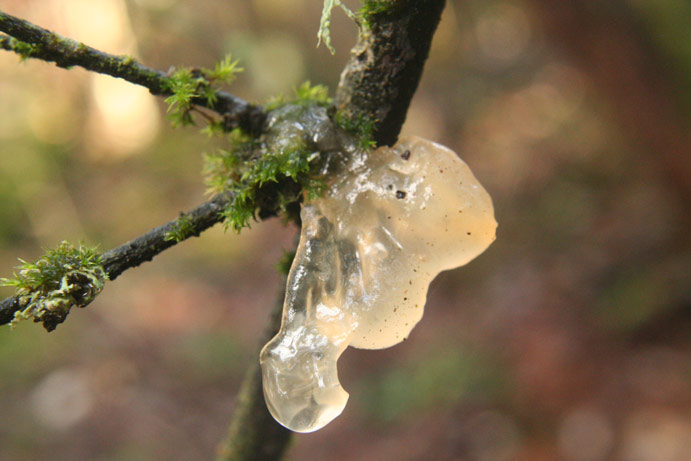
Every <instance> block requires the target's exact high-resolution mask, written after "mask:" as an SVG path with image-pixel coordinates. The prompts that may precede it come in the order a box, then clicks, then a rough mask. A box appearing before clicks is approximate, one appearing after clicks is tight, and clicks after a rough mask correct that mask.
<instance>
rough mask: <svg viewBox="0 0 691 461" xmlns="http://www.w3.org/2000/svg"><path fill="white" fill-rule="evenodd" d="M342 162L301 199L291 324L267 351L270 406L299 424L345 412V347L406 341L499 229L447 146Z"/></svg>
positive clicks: (402, 145) (422, 145)
mask: <svg viewBox="0 0 691 461" xmlns="http://www.w3.org/2000/svg"><path fill="white" fill-rule="evenodd" d="M344 171H346V173H343V174H341V175H339V176H338V179H337V180H336V181H335V182H334V183H333V184H331V185H330V186H329V189H328V190H327V192H326V193H325V194H324V197H322V198H320V199H318V200H314V201H311V202H308V203H305V204H304V206H303V208H302V212H301V217H302V234H301V236H300V244H299V246H298V250H297V254H296V256H295V260H294V262H293V265H292V267H291V270H290V274H289V276H288V285H287V293H286V299H285V303H284V307H283V323H282V326H281V330H280V332H279V334H278V335H276V336H275V337H274V338H273V339H272V340H271V341H270V342H269V343H267V345H266V346H265V347H264V349H263V350H262V352H261V356H260V361H261V365H262V372H263V380H264V395H265V398H266V402H267V405H268V407H269V410H270V411H271V413H272V415H273V416H274V418H276V420H277V421H278V422H280V423H281V424H283V425H284V426H286V427H287V428H289V429H291V430H293V431H297V432H311V431H315V430H317V429H320V428H321V427H323V426H325V425H326V424H328V423H329V422H330V421H331V420H333V419H334V418H335V417H337V416H338V415H339V414H340V413H341V412H342V411H343V408H344V407H345V404H346V402H347V400H348V393H347V392H346V391H345V390H344V389H343V388H342V387H341V385H340V383H339V381H338V371H337V368H336V362H337V360H338V357H339V356H340V355H341V353H342V352H343V351H344V350H345V348H346V347H347V346H349V345H350V346H354V347H358V348H364V349H380V348H384V347H389V346H392V345H394V344H396V343H399V342H401V341H403V340H404V339H405V338H406V337H407V336H408V334H409V333H410V331H411V330H412V328H413V327H414V326H415V324H417V322H418V321H419V320H420V318H421V317H422V313H423V309H424V305H425V299H426V296H427V289H428V286H429V284H430V282H431V281H432V279H434V277H435V276H436V275H437V274H438V273H439V272H441V271H443V270H446V269H452V268H454V267H458V266H462V265H464V264H466V263H468V262H469V261H470V260H472V259H473V258H475V257H476V256H477V255H479V254H480V253H482V252H483V251H484V250H485V249H486V248H487V247H488V246H489V245H490V244H491V243H492V241H494V238H495V229H496V226H497V225H496V222H495V220H494V210H493V207H492V201H491V198H490V197H489V195H488V194H487V192H486V191H485V190H484V189H483V188H482V186H481V185H480V184H479V183H478V181H477V179H475V177H474V176H473V174H472V172H471V171H470V169H469V168H468V166H467V165H466V164H465V163H463V161H461V160H460V159H459V158H458V156H457V155H456V154H455V153H454V152H453V151H451V150H449V149H447V148H445V147H443V146H440V145H438V144H435V143H433V142H431V141H427V140H424V139H421V138H417V137H407V138H401V140H400V141H399V143H398V144H396V145H395V146H394V147H392V148H386V147H384V148H380V149H377V150H376V151H374V152H371V153H369V154H364V153H363V154H360V155H355V156H353V158H352V160H350V163H349V164H348V165H346V166H345V169H344Z"/></svg>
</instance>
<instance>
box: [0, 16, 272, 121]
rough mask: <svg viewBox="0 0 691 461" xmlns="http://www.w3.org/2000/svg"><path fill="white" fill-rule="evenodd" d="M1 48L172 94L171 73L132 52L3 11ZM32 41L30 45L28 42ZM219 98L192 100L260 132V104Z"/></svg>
mask: <svg viewBox="0 0 691 461" xmlns="http://www.w3.org/2000/svg"><path fill="white" fill-rule="evenodd" d="M0 32H4V33H6V34H7V35H8V36H9V37H8V36H5V35H0V48H2V49H4V50H8V51H13V52H15V53H17V54H19V55H21V56H22V57H24V58H35V59H41V60H43V61H48V62H54V63H55V64H56V65H57V66H58V67H62V68H70V67H73V66H79V67H83V68H84V69H86V70H90V71H93V72H98V73H101V74H106V75H110V76H111V77H117V78H122V79H124V80H127V81H128V82H130V83H134V84H135V85H141V86H143V87H145V88H147V89H148V90H149V91H150V92H151V93H152V94H154V95H157V96H165V95H169V94H171V91H170V89H169V87H168V80H169V78H168V76H167V75H166V74H165V73H164V72H162V71H160V70H156V69H152V68H150V67H147V66H144V65H142V64H140V63H138V62H137V61H135V60H134V59H133V58H132V57H131V56H116V55H112V54H109V53H104V52H102V51H99V50H97V49H95V48H92V47H90V46H87V45H85V44H84V43H80V42H77V41H75V40H72V39H70V38H66V37H63V36H62V35H59V34H56V33H54V32H51V31H49V30H46V29H44V28H42V27H39V26H37V25H35V24H32V23H30V22H29V21H26V20H24V19H21V18H17V17H15V16H12V15H9V14H7V13H3V12H2V11H0ZM27 45H29V46H27ZM216 96H217V98H216V100H215V101H214V102H213V103H209V101H208V100H207V99H206V98H195V99H194V100H193V103H194V104H196V105H199V106H204V107H207V108H208V109H211V110H213V111H215V112H217V113H218V114H220V115H222V116H223V117H224V121H225V123H224V125H225V126H226V127H228V128H235V127H240V128H242V129H244V130H245V131H247V132H250V133H260V132H261V131H262V128H263V124H264V121H265V119H266V115H265V113H264V111H263V109H262V108H261V107H260V106H255V105H253V104H250V103H248V102H247V101H244V100H243V99H240V98H238V97H237V96H234V95H232V94H230V93H228V92H225V91H220V90H219V91H218V92H217V93H216Z"/></svg>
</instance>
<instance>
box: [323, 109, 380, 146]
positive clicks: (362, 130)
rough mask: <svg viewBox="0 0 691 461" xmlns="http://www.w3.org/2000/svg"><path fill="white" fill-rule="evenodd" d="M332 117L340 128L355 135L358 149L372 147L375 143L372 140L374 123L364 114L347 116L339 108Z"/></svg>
mask: <svg viewBox="0 0 691 461" xmlns="http://www.w3.org/2000/svg"><path fill="white" fill-rule="evenodd" d="M333 119H334V122H335V123H336V125H338V126H339V127H340V128H341V129H342V130H344V131H345V132H346V133H350V134H352V135H354V136H355V138H356V139H357V144H358V147H359V148H360V149H372V148H373V147H375V146H376V145H377V142H376V141H375V140H374V126H375V123H374V121H372V120H371V119H370V118H369V117H367V116H366V115H365V114H362V113H360V114H358V115H357V116H356V117H348V116H347V115H346V114H345V112H343V111H340V110H339V111H336V114H335V115H334V117H333Z"/></svg>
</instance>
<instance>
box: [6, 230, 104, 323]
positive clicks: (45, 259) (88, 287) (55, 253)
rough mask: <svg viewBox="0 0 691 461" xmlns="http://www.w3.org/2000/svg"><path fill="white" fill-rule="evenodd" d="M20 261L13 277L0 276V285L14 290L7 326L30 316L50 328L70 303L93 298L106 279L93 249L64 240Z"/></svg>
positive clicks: (81, 304)
mask: <svg viewBox="0 0 691 461" xmlns="http://www.w3.org/2000/svg"><path fill="white" fill-rule="evenodd" d="M20 261H21V263H22V264H21V266H19V267H18V268H17V269H18V270H17V272H15V273H14V277H12V278H0V285H3V286H11V287H14V288H15V289H16V297H17V302H18V305H19V310H17V311H16V312H15V313H14V319H13V320H12V321H11V322H10V325H11V326H14V325H16V324H17V323H18V322H19V321H21V320H24V319H33V321H34V322H40V323H42V324H43V326H44V328H45V329H46V330H48V331H52V330H54V329H55V327H56V326H57V325H58V324H59V323H62V322H63V321H64V320H65V318H66V317H67V314H68V313H69V311H70V308H71V307H72V306H77V307H85V306H86V305H88V304H89V303H90V302H91V301H93V299H94V298H95V297H96V295H98V294H99V293H100V292H101V290H102V289H103V284H104V283H105V281H106V280H107V279H108V276H107V275H106V272H105V271H104V269H103V265H102V263H103V259H102V257H101V255H100V254H99V253H98V252H97V251H96V250H95V249H94V248H90V247H86V246H83V245H79V246H78V247H74V246H72V245H70V244H69V243H68V242H64V241H63V242H62V243H60V245H58V246H57V247H56V248H54V249H50V250H48V251H46V253H45V254H44V255H43V256H42V257H40V258H39V259H38V260H37V261H36V262H35V263H30V262H27V261H23V260H21V259H20Z"/></svg>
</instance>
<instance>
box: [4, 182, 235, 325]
mask: <svg viewBox="0 0 691 461" xmlns="http://www.w3.org/2000/svg"><path fill="white" fill-rule="evenodd" d="M231 200H232V195H231V194H230V193H225V194H221V195H217V196H216V197H214V198H213V199H211V200H209V201H208V202H204V203H202V204H201V205H199V206H198V207H197V208H195V209H193V210H191V211H189V212H187V213H181V214H180V218H176V219H173V220H172V221H169V222H168V223H166V224H164V225H162V226H159V227H156V228H155V229H151V230H150V231H149V232H147V233H146V234H144V235H142V236H140V237H137V238H136V239H134V240H131V241H129V242H127V243H125V244H123V245H120V246H119V247H117V248H113V249H112V250H109V251H106V252H105V253H104V254H103V269H104V271H105V272H106V274H108V278H109V280H111V281H112V280H115V279H116V278H117V277H118V276H119V275H120V274H122V273H123V272H124V271H126V270H127V269H130V268H132V267H137V266H139V265H140V264H142V263H144V262H146V261H151V260H152V259H153V258H154V256H156V255H158V254H159V253H161V252H163V251H164V250H166V249H168V248H170V247H172V246H174V245H176V244H177V243H178V241H177V240H175V239H170V238H167V236H169V235H170V234H169V233H170V232H171V231H173V230H175V229H176V228H177V226H179V223H180V219H181V218H183V217H184V219H185V220H186V221H187V222H188V223H189V227H188V228H187V229H188V231H187V232H185V235H184V236H183V237H184V238H183V239H182V240H185V239H188V238H190V237H197V236H199V234H200V233H201V232H203V231H205V230H206V229H208V228H210V227H211V226H213V225H214V224H216V223H218V222H221V221H222V220H223V216H222V215H221V212H222V211H223V210H224V209H225V207H226V206H227V205H228V203H230V201H231ZM182 240H180V241H182ZM19 309H21V303H20V302H19V298H18V297H17V296H11V297H9V298H6V299H5V300H3V301H2V303H1V304H0V325H5V324H7V323H10V322H11V321H12V319H13V318H14V313H15V312H16V311H18V310H19Z"/></svg>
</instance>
